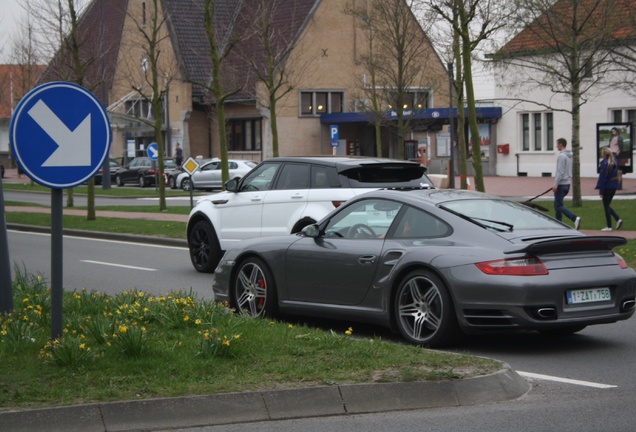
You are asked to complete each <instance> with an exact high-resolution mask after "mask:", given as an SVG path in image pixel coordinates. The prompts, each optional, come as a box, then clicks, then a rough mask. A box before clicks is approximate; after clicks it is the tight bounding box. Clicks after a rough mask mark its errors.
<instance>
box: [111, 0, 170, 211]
mask: <svg viewBox="0 0 636 432" xmlns="http://www.w3.org/2000/svg"><path fill="white" fill-rule="evenodd" d="M149 3H150V4H148V5H146V7H145V8H143V10H142V9H141V8H134V6H132V5H131V6H129V11H128V17H129V18H130V20H131V21H132V22H133V23H134V25H135V27H136V29H137V36H138V37H134V36H133V37H132V38H131V40H130V45H129V46H127V47H125V48H124V49H126V55H125V56H122V57H123V58H124V59H125V60H124V62H126V64H122V65H121V66H122V68H124V69H127V75H128V77H129V79H130V85H131V88H132V89H133V90H134V91H135V93H136V94H137V95H138V96H139V97H140V98H141V100H143V101H144V102H146V103H148V104H149V105H150V107H151V108H152V113H153V116H151V118H150V119H142V118H136V120H139V121H141V122H144V123H147V124H149V125H151V126H152V127H153V129H154V136H155V141H156V143H157V148H158V152H159V155H158V161H157V165H158V172H159V176H158V177H157V182H158V188H159V210H161V211H163V210H166V208H167V205H166V188H165V182H164V181H161V180H162V178H160V177H161V175H162V174H163V172H164V170H165V160H164V159H165V158H164V154H165V143H164V137H163V132H162V129H163V126H164V118H165V115H164V114H165V112H164V108H165V106H164V103H165V101H166V98H167V94H168V91H169V89H170V84H171V82H172V81H173V78H174V76H175V74H176V73H177V66H176V63H175V61H173V58H172V57H171V56H169V55H167V52H168V45H166V44H167V43H168V42H169V32H168V29H167V22H166V19H167V15H166V14H165V13H164V12H163V10H162V7H161V1H160V0H151V1H150V2H149ZM140 58H141V59H142V60H141V65H140V64H139V59H140ZM139 66H141V68H139ZM140 69H141V71H140Z"/></svg>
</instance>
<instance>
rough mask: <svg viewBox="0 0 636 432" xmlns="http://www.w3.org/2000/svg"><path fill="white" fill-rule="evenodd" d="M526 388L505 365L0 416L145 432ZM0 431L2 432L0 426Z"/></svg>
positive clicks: (458, 402) (444, 401)
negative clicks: (435, 377) (430, 376)
mask: <svg viewBox="0 0 636 432" xmlns="http://www.w3.org/2000/svg"><path fill="white" fill-rule="evenodd" d="M530 388H531V386H530V385H529V384H528V383H527V382H526V381H525V380H524V379H523V378H522V377H521V376H520V375H519V374H517V373H516V372H515V371H513V370H512V369H510V367H509V366H508V365H507V364H503V368H502V369H500V370H499V371H497V372H495V373H494V374H490V375H484V376H480V377H473V378H466V379H462V380H457V381H435V382H430V381H425V382H412V383H386V384H353V385H338V386H321V387H310V388H305V389H289V390H275V391H263V392H251V393H228V394H219V395H208V396H188V397H181V398H162V399H149V400H143V401H129V402H109V403H97V404H87V405H77V406H69V407H60V408H45V409H37V410H25V411H8V412H0V425H11V426H10V428H11V430H12V431H14V432H23V431H24V432H27V431H33V430H46V431H49V432H57V431H60V432H62V431H64V432H71V431H78V432H79V431H81V432H109V431H121V432H123V431H139V430H144V431H152V430H165V429H179V428H193V427H204V426H217V425H224V424H233V423H246V422H259V421H270V420H285V419H295V418H308V417H326V416H342V415H349V414H368V413H379V412H387V411H402V410H415V409H430V408H440V407H458V406H469V405H477V404H483V403H488V402H502V401H507V400H512V399H517V398H519V397H521V396H523V395H525V394H526V393H528V391H529V390H530ZM0 429H2V428H1V427H0Z"/></svg>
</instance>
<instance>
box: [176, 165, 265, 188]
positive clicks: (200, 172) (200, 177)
mask: <svg viewBox="0 0 636 432" xmlns="http://www.w3.org/2000/svg"><path fill="white" fill-rule="evenodd" d="M227 164H228V170H229V172H230V176H229V178H231V179H235V178H241V177H243V176H244V175H245V174H247V173H248V172H250V170H251V169H252V168H254V167H255V166H256V163H254V162H252V161H250V160H243V159H229V160H228V161H227ZM175 187H176V189H179V188H181V189H183V190H186V191H188V190H190V188H194V189H206V190H212V189H221V188H222V187H223V181H222V179H221V160H220V159H213V160H211V161H209V162H206V163H204V164H202V165H200V166H199V169H197V170H196V171H195V172H194V173H192V176H190V175H189V174H188V173H185V172H184V173H181V174H179V175H178V176H177V180H176V182H175Z"/></svg>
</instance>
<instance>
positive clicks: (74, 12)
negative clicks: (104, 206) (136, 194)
mask: <svg viewBox="0 0 636 432" xmlns="http://www.w3.org/2000/svg"><path fill="white" fill-rule="evenodd" d="M88 4H89V2H88V1H87V0H56V1H47V0H34V1H32V2H30V3H27V4H26V5H25V8H26V11H27V13H28V15H29V16H30V17H31V19H32V20H33V23H34V24H35V29H36V31H37V32H38V37H37V38H38V41H39V43H40V44H41V47H42V48H41V49H42V50H43V51H42V52H43V53H44V54H41V55H42V56H45V55H47V54H48V55H49V56H50V53H55V55H54V56H53V57H52V58H51V60H50V62H49V65H48V67H47V70H46V71H45V72H44V74H43V80H45V81H51V80H61V81H69V82H74V83H75V84H78V85H80V86H82V87H86V88H87V89H88V90H93V89H94V88H95V87H96V86H97V85H98V82H97V81H99V80H100V79H101V76H99V75H97V76H92V77H91V78H92V79H88V78H89V70H90V69H91V68H92V67H93V66H94V64H95V62H96V61H97V60H98V59H99V57H100V50H99V49H98V46H97V45H98V43H99V41H97V40H96V38H94V37H93V33H92V32H93V29H88V28H83V29H80V16H81V14H82V13H83V12H84V10H85V8H86V6H87V5H88ZM87 200H88V208H87V215H86V219H87V220H95V180H94V179H90V180H89V181H88V183H87ZM66 205H67V207H73V206H74V200H73V189H67V200H66Z"/></svg>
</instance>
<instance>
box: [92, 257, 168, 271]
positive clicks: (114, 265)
mask: <svg viewBox="0 0 636 432" xmlns="http://www.w3.org/2000/svg"><path fill="white" fill-rule="evenodd" d="M81 262H85V263H89V264H99V265H105V266H111V267H123V268H127V269H133V270H143V271H151V272H154V271H157V269H152V268H147V267H136V266H129V265H123V264H114V263H107V262H103V261H91V260H81Z"/></svg>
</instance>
